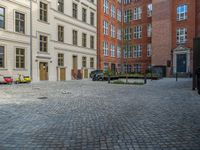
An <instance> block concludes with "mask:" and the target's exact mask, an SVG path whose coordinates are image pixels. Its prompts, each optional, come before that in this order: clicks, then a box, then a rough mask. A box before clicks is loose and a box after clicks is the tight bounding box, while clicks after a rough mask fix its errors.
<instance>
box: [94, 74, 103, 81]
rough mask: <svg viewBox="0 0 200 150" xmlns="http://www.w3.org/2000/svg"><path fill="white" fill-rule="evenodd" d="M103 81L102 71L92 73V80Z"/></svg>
mask: <svg viewBox="0 0 200 150" xmlns="http://www.w3.org/2000/svg"><path fill="white" fill-rule="evenodd" d="M100 80H101V81H103V80H104V74H103V73H96V74H94V76H93V78H92V81H100Z"/></svg>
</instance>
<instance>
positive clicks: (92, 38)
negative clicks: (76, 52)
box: [90, 35, 94, 49]
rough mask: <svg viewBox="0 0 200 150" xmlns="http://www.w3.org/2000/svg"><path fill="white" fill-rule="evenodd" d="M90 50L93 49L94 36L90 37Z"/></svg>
mask: <svg viewBox="0 0 200 150" xmlns="http://www.w3.org/2000/svg"><path fill="white" fill-rule="evenodd" d="M90 48H91V49H94V36H92V35H91V36H90Z"/></svg>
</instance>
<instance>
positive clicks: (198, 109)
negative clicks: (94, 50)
mask: <svg viewBox="0 0 200 150" xmlns="http://www.w3.org/2000/svg"><path fill="white" fill-rule="evenodd" d="M191 83H192V82H191V79H180V80H179V82H175V79H163V80H160V81H149V83H148V84H147V85H144V86H142V85H137V86H136V85H112V84H107V83H106V82H92V81H67V82H42V83H33V84H28V85H12V86H10V85H0V150H7V149H8V150H9V149H11V150H12V149H14V150H18V149H19V150H23V149H25V150H27V149H52V150H54V149H55V150H57V149H58V150H59V149H63V150H80V149H84V150H96V149H102V150H107V149H110V150H113V149H114V150H119V149H120V150H126V149H127V150H200V96H199V95H197V93H196V92H194V91H192V90H191V89H192V88H191Z"/></svg>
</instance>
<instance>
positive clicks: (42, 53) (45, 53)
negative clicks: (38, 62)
mask: <svg viewBox="0 0 200 150" xmlns="http://www.w3.org/2000/svg"><path fill="white" fill-rule="evenodd" d="M37 53H38V54H41V55H50V53H48V52H40V51H39V52H37Z"/></svg>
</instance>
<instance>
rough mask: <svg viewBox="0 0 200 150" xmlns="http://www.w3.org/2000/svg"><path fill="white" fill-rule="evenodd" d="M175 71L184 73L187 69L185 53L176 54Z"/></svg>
mask: <svg viewBox="0 0 200 150" xmlns="http://www.w3.org/2000/svg"><path fill="white" fill-rule="evenodd" d="M176 60H177V62H176V63H177V66H176V70H177V72H182V73H186V71H187V56H186V54H177V59H176Z"/></svg>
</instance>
